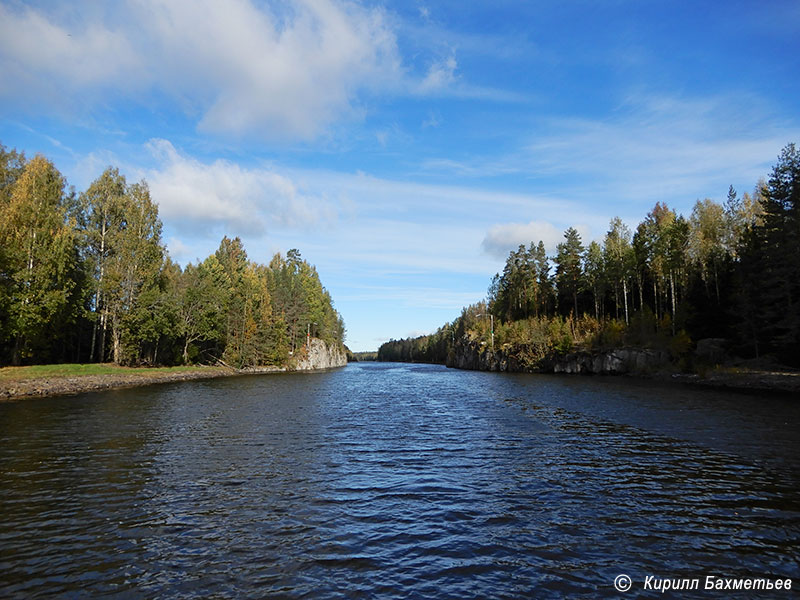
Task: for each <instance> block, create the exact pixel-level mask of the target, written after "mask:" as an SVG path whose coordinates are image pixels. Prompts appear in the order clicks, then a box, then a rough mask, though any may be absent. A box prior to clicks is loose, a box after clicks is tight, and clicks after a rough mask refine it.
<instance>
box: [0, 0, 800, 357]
mask: <svg viewBox="0 0 800 600" xmlns="http://www.w3.org/2000/svg"><path fill="white" fill-rule="evenodd" d="M789 142H798V143H800V2H797V1H796V0H785V1H782V0H770V1H768V2H764V1H763V0H756V1H749V2H743V1H736V0H729V1H726V2H719V1H718V0H714V1H704V0H696V1H692V2H685V1H681V2H678V1H674V2H673V1H669V0H664V1H659V2H656V1H651V0H630V1H626V0H608V1H604V2H597V1H594V0H591V1H589V0H575V1H564V0H555V1H546V0H542V1H530V2H522V1H506V0H491V1H480V0H477V1H474V2H463V0H458V1H455V0H453V1H450V0H445V1H440V2H433V1H431V2H427V1H425V2H422V1H420V2H415V1H413V0H406V1H398V2H391V1H380V0H369V1H364V2H360V1H338V0H296V1H270V0H263V1H261V0H225V1H212V0H162V1H158V0H119V1H116V2H104V1H100V0H97V1H93V0H82V1H81V2H51V1H42V2H18V1H14V0H0V143H2V144H3V145H5V146H6V147H7V148H16V149H18V150H22V151H24V152H25V153H26V155H28V156H33V155H35V154H36V153H41V154H44V155H45V156H47V157H48V158H50V159H51V160H53V161H54V163H55V164H56V166H57V167H58V168H59V170H60V171H61V172H62V173H63V174H64V175H65V176H66V178H67V180H68V182H69V184H71V185H73V186H74V187H75V188H76V190H77V191H78V192H80V191H83V190H85V189H86V188H87V187H88V186H89V184H90V183H91V182H92V181H93V180H94V179H96V178H97V177H99V176H100V174H101V173H102V172H103V170H104V169H105V168H106V167H108V166H115V167H118V168H119V169H120V171H121V172H122V173H123V174H124V175H125V176H126V178H127V179H128V181H130V182H135V181H140V180H142V179H144V180H146V181H147V183H148V184H149V186H150V191H151V195H152V197H153V199H154V200H155V201H156V202H157V203H158V205H159V212H160V215H161V219H162V221H163V224H164V230H163V232H164V233H163V235H164V242H165V244H166V246H167V248H168V251H169V253H170V256H171V257H172V258H173V259H174V260H175V261H177V262H178V263H180V264H181V265H186V264H188V263H190V262H197V261H198V260H203V259H204V258H205V257H207V256H208V255H209V254H211V253H212V252H213V251H214V250H215V249H216V248H217V247H218V246H219V242H220V240H221V239H222V237H223V236H224V235H227V236H229V237H234V236H239V237H240V238H241V239H242V241H243V242H244V245H245V248H246V250H247V252H248V255H249V257H250V259H252V260H254V261H257V262H260V263H268V262H269V260H270V259H271V257H272V256H273V255H274V254H275V253H276V252H281V253H284V254H285V253H286V251H287V250H289V249H291V248H297V249H299V250H300V252H301V255H302V256H303V258H305V259H306V260H308V261H309V262H310V263H312V264H314V265H315V266H316V267H317V270H318V272H319V274H320V278H321V280H322V283H323V285H325V287H326V288H327V289H328V290H329V291H330V293H331V296H332V297H333V300H334V303H335V306H336V308H337V309H338V310H339V312H340V313H341V314H342V316H343V317H344V320H345V324H346V327H347V331H348V333H347V340H346V343H347V344H348V346H349V347H350V348H351V349H352V350H354V351H367V350H374V349H377V348H378V346H379V345H380V344H381V343H382V342H383V341H386V340H388V339H392V338H394V339H399V338H403V337H408V336H415V335H421V334H424V333H429V332H432V331H434V330H436V329H437V328H438V327H439V326H441V325H443V324H444V323H445V322H448V321H452V320H453V319H454V318H455V317H457V316H458V315H459V314H460V312H461V308H462V307H464V306H466V305H468V304H472V303H475V302H477V301H480V300H482V299H483V298H484V297H485V296H486V290H487V288H488V286H489V283H490V280H491V277H492V276H493V275H494V274H495V273H496V272H498V271H500V270H502V267H503V264H504V262H505V257H506V256H507V255H508V252H509V251H510V250H512V249H515V248H516V247H517V246H518V245H519V244H526V245H527V244H529V243H530V242H532V241H534V242H538V240H540V239H541V240H543V241H544V242H545V245H546V247H547V248H548V251H549V252H551V253H552V252H554V251H555V247H556V245H557V244H558V242H559V241H560V240H561V239H562V236H563V232H564V230H565V229H566V228H568V227H575V228H576V229H577V230H578V231H579V232H580V233H581V235H582V238H583V240H584V242H585V243H587V244H588V242H589V241H591V240H598V241H600V240H602V238H603V236H604V234H605V232H606V230H607V229H608V224H609V221H610V220H611V218H612V217H615V216H619V217H621V218H622V219H623V221H625V222H626V223H627V224H628V225H629V226H630V227H631V228H632V229H633V228H635V226H636V225H637V224H638V223H639V222H640V221H641V220H642V219H643V218H644V217H645V215H646V214H647V212H648V211H650V210H651V209H652V207H653V206H654V205H655V203H656V202H665V203H667V204H668V205H669V206H670V207H671V208H673V209H675V210H676V211H678V212H680V213H682V214H684V215H686V216H688V215H689V214H690V213H691V209H692V206H693V205H694V203H695V201H696V200H698V199H702V198H711V199H714V200H717V201H720V202H721V201H723V200H724V198H725V197H726V195H727V192H728V187H729V186H730V185H733V186H734V187H735V188H736V189H737V190H738V191H739V192H740V193H742V192H745V191H752V189H753V188H754V186H755V185H756V182H757V181H758V179H759V178H761V177H765V176H768V175H769V172H770V170H771V168H772V166H773V165H774V164H775V163H776V160H777V157H778V155H779V153H780V151H781V149H782V148H783V147H784V146H785V145H786V144H787V143H789Z"/></svg>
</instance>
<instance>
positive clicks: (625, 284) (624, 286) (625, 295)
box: [617, 279, 628, 325]
mask: <svg viewBox="0 0 800 600" xmlns="http://www.w3.org/2000/svg"><path fill="white" fill-rule="evenodd" d="M622 297H623V300H624V302H625V325H627V324H628V282H627V280H625V279H623V280H622ZM617 308H619V307H617ZM617 316H619V315H617Z"/></svg>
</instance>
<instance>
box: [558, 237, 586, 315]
mask: <svg viewBox="0 0 800 600" xmlns="http://www.w3.org/2000/svg"><path fill="white" fill-rule="evenodd" d="M583 252H584V248H583V244H582V242H581V236H580V234H579V233H578V232H577V230H575V229H574V228H572V227H570V228H569V229H567V230H566V231H565V232H564V241H563V242H561V243H560V244H559V245H558V247H557V252H556V257H555V263H556V281H557V285H558V292H559V294H561V295H563V296H564V297H567V298H570V299H571V300H572V312H573V314H574V315H575V316H576V317H577V316H578V294H579V293H580V292H581V290H582V289H583V285H584V279H583V268H582V261H583Z"/></svg>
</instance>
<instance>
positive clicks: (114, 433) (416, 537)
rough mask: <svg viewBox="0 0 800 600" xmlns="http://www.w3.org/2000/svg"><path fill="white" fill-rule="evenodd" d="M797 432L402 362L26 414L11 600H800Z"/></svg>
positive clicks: (715, 402) (572, 387)
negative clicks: (712, 586)
mask: <svg viewBox="0 0 800 600" xmlns="http://www.w3.org/2000/svg"><path fill="white" fill-rule="evenodd" d="M799 418H800V403H798V402H797V401H796V400H795V399H793V398H787V397H778V396H776V397H760V396H757V395H747V394H734V393H723V392H718V391H711V390H696V389H690V388H684V387H680V386H664V385H660V384H655V383H652V382H641V381H636V380H630V379H624V378H610V377H580V376H561V377H559V376H548V375H509V374H497V373H479V372H467V371H455V370H448V369H445V368H444V367H440V366H433V365H406V364H382V363H357V364H351V365H349V366H348V367H346V368H344V369H339V370H334V371H329V372H324V373H309V374H291V375H268V376H252V377H236V378H229V379H215V380H208V381H195V382H186V383H179V384H165V385H158V386H150V387H143V388H138V389H127V390H114V391H108V392H102V393H91V394H84V395H78V396H71V397H56V398H48V399H35V400H25V401H19V402H8V403H4V404H0V442H1V443H0V597H4V598H9V597H10V598H32V597H40V596H45V595H47V596H52V595H61V596H68V597H96V596H100V595H105V596H110V597H122V598H127V597H132V598H142V597H145V598H147V597H149V598H163V597H181V598H193V597H197V598H208V597H217V598H240V597H287V598H459V599H462V598H527V597H535V598H563V597H587V598H590V597H602V596H614V595H618V594H617V592H616V591H615V589H614V580H615V578H616V577H617V576H618V575H620V574H622V573H624V574H627V575H629V576H630V577H631V578H632V579H633V582H634V587H635V588H637V589H638V591H639V592H640V593H641V592H642V591H643V590H642V589H641V588H642V585H643V583H642V582H643V581H644V580H645V578H646V577H648V576H652V577H659V578H672V577H684V578H692V577H705V576H707V575H717V576H726V577H770V578H794V579H793V584H794V587H793V590H794V591H793V592H788V593H787V592H773V593H776V594H778V596H779V597H790V596H791V595H792V594H793V593H796V588H797V587H800V574H799V573H798V558H799V557H800V552H799V550H800V493H798V492H800V455H799V453H798V423H799V422H800V420H799ZM701 588H702V584H701ZM650 593H651V594H652V595H653V596H654V597H655V596H659V595H660V594H659V593H658V592H650ZM781 594H782V595H781ZM714 597H727V595H726V594H723V593H717V594H716V595H715V596H714Z"/></svg>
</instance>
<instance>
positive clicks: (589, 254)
mask: <svg viewBox="0 0 800 600" xmlns="http://www.w3.org/2000/svg"><path fill="white" fill-rule="evenodd" d="M585 277H586V284H587V286H588V288H589V289H590V290H591V292H592V298H593V300H594V318H595V319H597V320H600V316H601V314H602V313H603V312H604V311H603V310H602V304H603V296H604V295H605V290H606V282H607V279H606V270H605V263H604V261H603V250H602V248H601V247H600V244H598V243H597V242H595V241H592V242H591V243H590V244H589V247H588V248H587V249H586V257H585Z"/></svg>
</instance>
